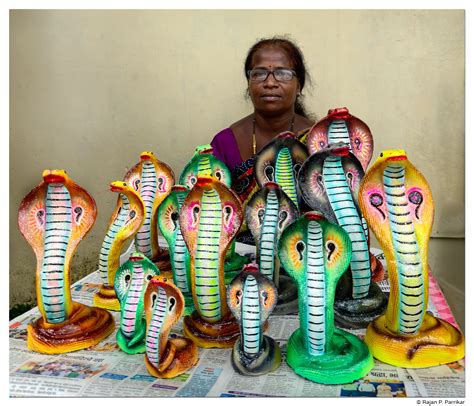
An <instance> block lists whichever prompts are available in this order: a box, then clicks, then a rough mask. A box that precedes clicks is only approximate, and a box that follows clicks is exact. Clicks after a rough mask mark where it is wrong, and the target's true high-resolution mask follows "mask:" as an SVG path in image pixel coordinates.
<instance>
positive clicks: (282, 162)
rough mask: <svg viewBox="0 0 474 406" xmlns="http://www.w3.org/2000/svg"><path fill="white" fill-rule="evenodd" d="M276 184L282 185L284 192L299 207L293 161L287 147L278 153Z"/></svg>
mask: <svg viewBox="0 0 474 406" xmlns="http://www.w3.org/2000/svg"><path fill="white" fill-rule="evenodd" d="M275 182H276V183H278V184H279V185H280V187H281V188H282V189H283V191H284V192H285V193H286V194H287V195H288V197H289V198H290V199H291V200H292V201H293V203H294V204H295V206H296V207H298V198H297V195H296V180H295V176H294V173H293V160H292V158H291V154H290V150H289V149H288V148H287V147H285V148H282V149H281V150H280V152H278V156H277V159H276V163H275Z"/></svg>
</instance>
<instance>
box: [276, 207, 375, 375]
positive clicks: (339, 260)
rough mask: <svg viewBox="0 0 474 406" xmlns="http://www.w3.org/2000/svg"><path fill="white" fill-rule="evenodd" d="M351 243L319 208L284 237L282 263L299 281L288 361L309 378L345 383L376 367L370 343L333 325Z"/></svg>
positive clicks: (292, 225)
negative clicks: (296, 318) (296, 317)
mask: <svg viewBox="0 0 474 406" xmlns="http://www.w3.org/2000/svg"><path fill="white" fill-rule="evenodd" d="M351 246H352V243H351V240H350V238H349V235H348V234H347V233H346V232H345V231H344V229H343V228H342V227H340V226H339V225H337V224H333V223H330V222H329V221H327V220H326V219H325V218H324V217H322V216H321V215H320V214H319V213H317V212H307V213H305V214H304V215H303V216H301V217H300V218H299V219H298V220H297V221H295V222H293V223H292V224H290V225H289V226H288V227H287V228H286V229H285V230H284V231H283V234H282V236H281V238H280V242H279V246H278V252H279V256H280V260H281V263H282V265H283V267H284V268H285V269H286V271H287V272H288V273H289V274H290V276H291V277H292V278H293V279H294V280H295V282H296V284H297V286H298V304H299V318H300V327H299V328H298V329H297V330H296V331H295V332H294V333H293V334H292V335H291V337H290V339H289V341H288V345H287V355H286V362H287V363H288V365H289V366H290V367H291V368H292V369H293V370H294V371H295V372H296V373H297V374H298V375H301V376H303V377H304V378H306V379H309V380H312V381H315V382H318V383H324V384H343V383H348V382H352V381H354V380H356V379H359V378H361V377H363V376H364V375H366V374H367V373H368V372H369V371H370V370H371V368H372V367H373V363H374V361H373V358H372V355H371V354H370V351H369V349H368V347H367V345H366V344H365V343H364V342H363V341H361V340H360V339H359V338H357V337H356V336H355V335H353V334H351V333H348V332H346V331H344V330H341V329H338V328H335V327H334V312H333V304H334V295H335V290H336V284H337V281H338V279H339V278H340V277H341V275H342V274H343V273H344V272H345V270H346V269H347V266H348V265H349V262H350V259H351V251H352V248H351Z"/></svg>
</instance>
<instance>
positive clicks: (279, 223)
mask: <svg viewBox="0 0 474 406" xmlns="http://www.w3.org/2000/svg"><path fill="white" fill-rule="evenodd" d="M279 217H280V221H279V222H278V226H279V227H280V228H282V227H283V223H284V222H285V220H286V219H287V218H288V213H287V212H286V211H284V210H282V211H281V212H280V214H279Z"/></svg>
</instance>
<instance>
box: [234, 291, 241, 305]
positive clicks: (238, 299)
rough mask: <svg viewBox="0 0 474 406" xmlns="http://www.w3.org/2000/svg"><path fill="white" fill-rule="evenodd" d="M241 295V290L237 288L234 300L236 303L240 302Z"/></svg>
mask: <svg viewBox="0 0 474 406" xmlns="http://www.w3.org/2000/svg"><path fill="white" fill-rule="evenodd" d="M241 297H242V291H241V290H238V291H237V292H235V302H236V303H237V304H240V298H241Z"/></svg>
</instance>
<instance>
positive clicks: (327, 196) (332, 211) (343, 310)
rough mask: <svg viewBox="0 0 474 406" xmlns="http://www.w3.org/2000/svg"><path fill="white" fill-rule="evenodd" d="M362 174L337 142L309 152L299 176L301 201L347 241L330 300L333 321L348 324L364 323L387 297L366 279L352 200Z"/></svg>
mask: <svg viewBox="0 0 474 406" xmlns="http://www.w3.org/2000/svg"><path fill="white" fill-rule="evenodd" d="M363 176H364V171H363V169H362V166H361V164H360V162H359V160H358V159H357V158H356V157H355V156H354V155H353V154H352V153H350V151H349V147H348V146H347V145H344V144H343V143H342V142H340V143H337V144H333V145H331V146H330V147H329V148H327V149H325V150H321V151H320V152H317V153H315V154H313V155H311V157H309V158H308V159H307V160H306V162H305V163H304V164H303V166H302V168H301V170H300V173H299V177H298V186H299V188H300V189H301V195H302V196H303V199H304V200H305V201H306V203H307V204H308V205H309V206H310V207H311V208H312V209H313V210H317V211H318V212H320V213H322V214H323V215H324V216H325V217H326V218H327V219H328V220H329V221H331V222H332V223H335V224H339V225H340V226H341V227H342V228H343V229H344V230H345V231H346V232H347V233H348V234H349V237H350V239H351V241H352V258H351V262H350V269H349V270H348V271H347V272H346V274H345V275H343V276H342V277H341V279H340V281H339V284H338V289H337V291H336V300H335V303H334V313H335V320H336V324H338V325H339V326H341V327H347V328H363V327H366V326H367V325H368V324H369V323H370V322H371V321H372V320H374V319H375V318H376V317H378V316H380V315H381V314H383V312H384V311H385V309H386V307H387V298H386V296H385V295H384V294H383V292H382V290H381V289H380V287H379V286H378V285H377V284H376V283H375V282H374V281H372V280H371V276H372V273H371V265H372V264H373V262H371V258H370V251H369V242H368V239H367V235H366V233H365V231H364V227H363V224H362V218H361V214H360V210H359V207H358V203H357V193H358V191H359V186H360V182H361V180H362V178H363Z"/></svg>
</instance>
